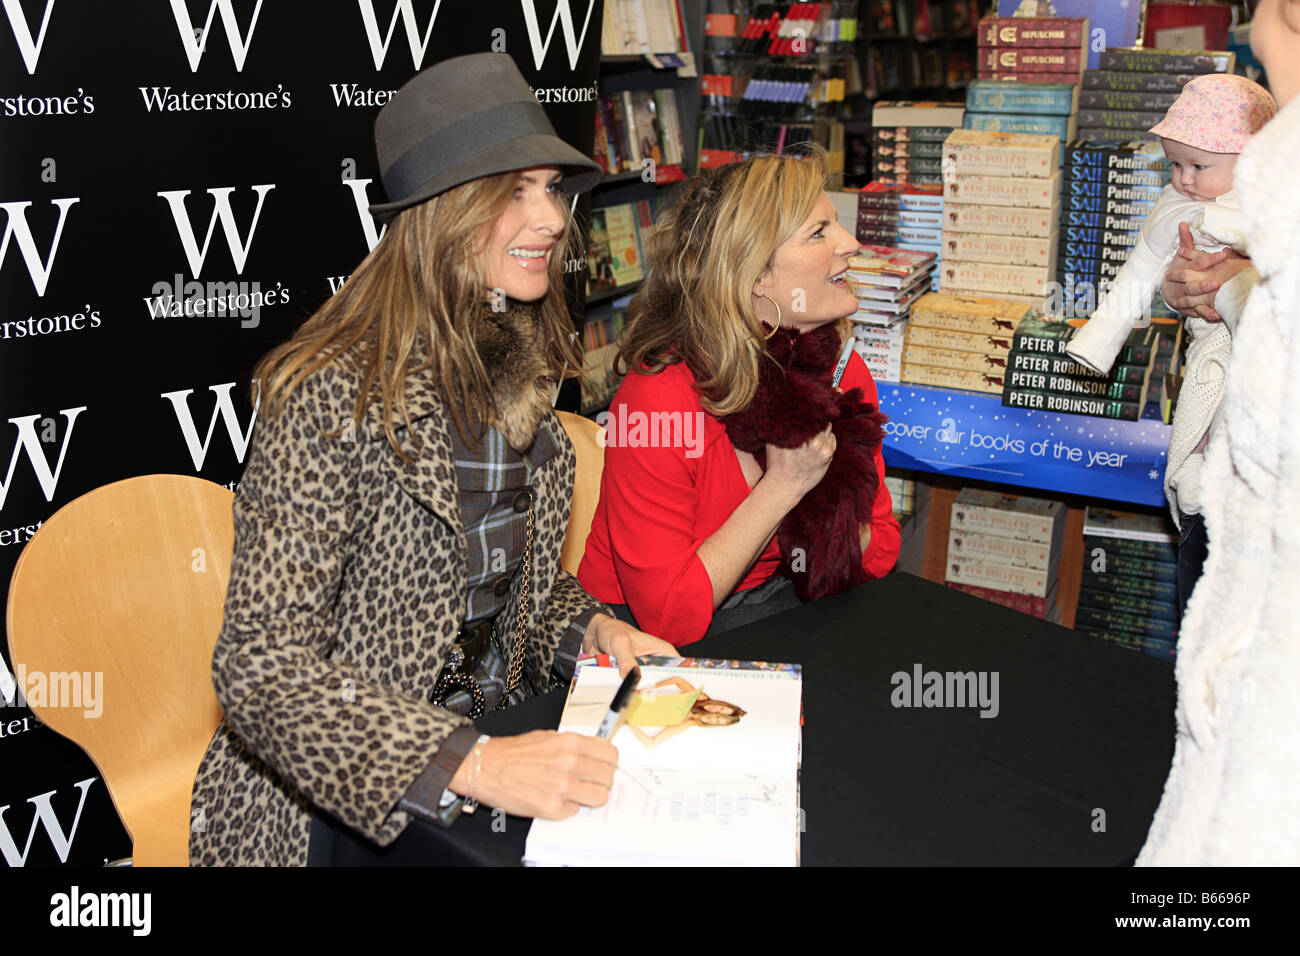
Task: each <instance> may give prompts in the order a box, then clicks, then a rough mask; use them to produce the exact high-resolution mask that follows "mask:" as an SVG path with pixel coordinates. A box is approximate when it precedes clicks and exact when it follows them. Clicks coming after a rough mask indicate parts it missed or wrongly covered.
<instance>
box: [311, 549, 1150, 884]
mask: <svg viewBox="0 0 1300 956" xmlns="http://www.w3.org/2000/svg"><path fill="white" fill-rule="evenodd" d="M683 650H684V651H686V652H687V653H689V654H691V655H693V656H698V657H721V658H742V659H750V660H768V661H797V662H799V663H801V664H802V665H803V699H804V736H803V775H802V778H801V784H800V787H801V803H802V806H803V809H804V814H805V826H806V829H805V832H804V834H803V844H802V860H803V863H804V864H805V865H827V864H832V865H835V864H887V865H916V864H920V865H926V864H930V865H934V864H938V865H1004V864H1011V865H1040V866H1041V865H1082V866H1097V865H1102V866H1108V865H1110V866H1113V865H1125V864H1128V863H1130V862H1132V860H1133V858H1134V857H1135V856H1136V855H1137V852H1138V851H1139V850H1140V849H1141V847H1142V844H1143V842H1144V840H1145V838H1146V833H1147V828H1148V827H1149V825H1150V823H1151V818H1152V816H1153V815H1154V813H1155V809H1156V805H1157V804H1158V803H1159V800H1160V794H1161V791H1162V789H1163V786H1164V781H1165V777H1166V776H1167V775H1168V772H1169V765H1170V760H1171V759H1172V756H1173V738H1174V719H1173V714H1174V679H1173V668H1171V667H1170V666H1169V664H1168V663H1167V662H1164V661H1160V660H1156V659H1155V658H1151V657H1147V656H1145V655H1142V654H1138V653H1135V652H1132V651H1129V650H1126V649H1123V648H1119V647H1114V646H1112V645H1110V644H1108V643H1106V642H1104V641H1103V640H1101V639H1100V638H1096V637H1090V636H1087V635H1084V634H1075V633H1074V632H1073V631H1069V630H1066V629H1065V628H1062V627H1058V626H1056V625H1053V624H1048V623H1045V622H1043V621H1039V620H1036V619H1034V618H1031V617H1029V616H1027V615H1024V614H1020V613H1017V612H1015V611H1011V610H1008V609H1006V608H1003V607H999V606H998V605H995V604H991V603H989V602H986V601H982V600H980V599H978V598H974V597H971V596H969V595H966V594H962V593H961V592H958V591H956V590H953V589H951V588H945V587H942V586H939V585H936V584H932V583H930V582H928V581H924V580H922V579H920V578H916V577H913V576H911V575H907V574H894V575H890V576H889V577H887V578H884V579H882V580H880V581H873V582H871V583H869V584H865V585H863V586H862V587H859V588H857V589H855V590H853V591H851V592H848V593H846V594H841V595H838V596H836V597H833V598H826V599H824V600H821V601H817V602H815V603H813V604H809V605H807V606H805V607H801V608H796V609H794V610H792V611H787V612H785V613H783V614H779V615H776V616H775V617H771V618H768V619H767V620H765V621H760V622H759V623H757V624H754V625H751V626H749V627H747V628H743V629H740V630H737V631H731V632H728V633H726V634H722V635H719V636H717V637H713V638H710V639H708V640H706V641H701V642H699V643H697V644H693V645H690V646H689V647H687V648H684V649H683ZM916 665H920V666H921V668H922V671H923V672H924V671H938V672H968V671H973V672H977V673H978V672H984V673H985V674H986V676H987V677H989V678H991V676H992V674H993V673H995V672H996V674H997V678H998V682H997V690H998V694H997V704H998V711H997V715H996V716H991V717H981V716H980V707H979V706H978V705H976V706H970V707H960V708H959V707H952V706H947V707H907V708H905V707H899V706H894V703H895V701H894V698H895V697H896V696H897V695H899V694H901V693H902V691H901V690H900V689H899V687H898V684H896V682H895V679H894V675H896V674H900V673H901V674H906V675H908V677H909V679H910V678H911V677H912V675H913V674H914V673H915V668H916ZM898 683H901V679H900V681H899V682H898ZM985 686H986V688H990V689H991V686H992V685H991V684H989V683H986V685H985ZM563 705H564V693H563V691H555V692H553V693H551V694H547V695H546V696H544V697H539V698H535V699H533V700H530V701H526V702H525V703H524V704H522V705H520V706H518V707H515V708H513V709H511V710H509V711H505V712H502V713H497V714H491V715H488V716H486V717H484V718H482V719H480V720H479V721H478V725H479V727H480V728H481V729H482V730H483V732H485V733H491V734H506V733H519V732H522V731H525V730H531V729H536V728H541V727H554V726H555V725H556V724H557V723H558V722H559V717H560V712H561V711H562V710H563ZM989 709H990V710H991V708H989ZM528 823H529V821H527V820H524V819H520V818H516V817H509V816H506V815H505V814H502V813H500V812H498V813H497V814H496V815H495V816H494V815H493V814H492V813H491V812H490V811H488V810H487V809H486V808H484V809H480V810H479V812H478V813H477V814H476V815H474V816H473V817H462V818H461V819H460V820H458V821H457V822H456V823H455V824H454V825H453V826H451V827H450V828H441V827H437V826H434V825H431V824H426V823H424V822H422V821H417V822H414V823H412V824H411V825H410V826H408V827H407V830H406V832H405V833H404V834H403V835H402V837H401V838H399V839H398V840H397V841H396V842H395V843H394V844H393V845H392V846H391V847H389V848H387V849H386V850H383V851H380V850H378V849H377V848H376V847H374V846H373V845H372V844H370V843H369V842H368V841H366V840H365V839H364V838H361V837H359V836H355V835H352V834H351V833H350V831H349V832H343V833H340V834H339V836H338V837H337V839H336V841H335V852H334V862H335V863H337V864H343V865H347V864H374V863H379V864H388V865H427V864H432V863H443V864H471V865H473V864H481V865H493V864H497V865H513V864H518V863H519V861H520V858H521V857H522V854H523V847H524V840H525V838H526V836H527V832H528Z"/></svg>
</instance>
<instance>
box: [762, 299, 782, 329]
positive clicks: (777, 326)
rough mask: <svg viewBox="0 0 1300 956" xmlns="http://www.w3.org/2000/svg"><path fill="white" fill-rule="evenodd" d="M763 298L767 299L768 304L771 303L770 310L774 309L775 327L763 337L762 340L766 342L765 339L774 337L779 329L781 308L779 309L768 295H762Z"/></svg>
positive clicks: (774, 300)
mask: <svg viewBox="0 0 1300 956" xmlns="http://www.w3.org/2000/svg"><path fill="white" fill-rule="evenodd" d="M763 298H764V299H767V301H768V302H771V303H772V308H774V309H776V325H774V326H772V331H771V332H769V333H767V335H765V336H763V338H764V339H765V340H766V339H770V338H771V337H772V336H774V335H776V333H777V330H778V329H780V328H781V307H780V306H779V305H777V304H776V299H774V298H772V297H771V296H770V295H766V294H764V295H763Z"/></svg>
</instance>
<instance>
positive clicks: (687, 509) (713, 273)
mask: <svg viewBox="0 0 1300 956" xmlns="http://www.w3.org/2000/svg"><path fill="white" fill-rule="evenodd" d="M825 179H826V167H825V162H824V160H823V158H822V157H821V156H820V155H813V156H811V157H808V158H806V159H802V160H801V159H794V158H789V157H786V158H781V157H774V156H766V157H759V158H756V159H751V160H747V161H745V162H741V163H735V164H732V165H729V166H724V167H720V168H718V169H714V170H708V171H705V172H702V173H700V174H699V175H698V176H696V177H695V178H694V179H692V180H691V182H690V183H688V184H687V185H686V187H685V188H684V189H683V191H682V193H681V194H680V195H679V197H678V199H677V202H676V203H675V205H674V206H673V207H672V208H671V209H670V210H669V211H668V212H667V213H666V214H665V215H664V216H663V217H662V218H661V220H660V223H659V229H658V231H657V232H656V234H655V236H654V238H653V240H652V241H651V244H650V249H649V253H648V260H649V272H648V274H647V276H646V280H645V283H644V285H643V286H642V290H641V293H640V294H639V295H638V296H637V298H636V300H635V301H634V302H633V303H632V308H631V324H630V327H629V330H628V334H627V337H626V339H625V341H624V343H623V345H622V349H621V358H622V360H623V362H624V363H626V365H627V367H628V368H629V369H631V370H632V371H631V372H630V373H629V374H628V376H627V378H626V379H625V380H624V382H623V384H622V386H621V387H620V388H619V390H618V393H617V394H616V395H615V397H614V400H613V402H612V403H611V405H610V411H609V416H608V419H607V420H606V422H605V426H606V436H607V438H606V450H605V470H604V476H603V479H602V483H601V498H600V504H599V505H598V506H597V509H596V514H595V518H594V520H593V523H592V528H591V535H590V537H589V538H588V539H587V550H586V554H585V555H584V556H583V560H582V564H581V566H580V567H579V569H578V578H579V580H580V581H581V583H582V585H583V587H584V588H585V589H586V590H587V591H588V592H589V593H590V594H591V595H592V596H593V597H596V598H598V599H600V600H602V601H604V602H606V603H607V604H610V605H611V606H613V607H614V610H615V611H616V612H617V613H620V616H623V617H624V618H625V619H626V618H629V617H630V618H632V619H633V621H634V622H635V623H636V624H637V626H639V627H640V628H642V629H643V630H645V631H648V632H650V633H652V634H656V635H658V636H660V637H662V638H664V639H665V640H668V641H671V642H672V643H674V644H679V645H680V644H686V643H689V642H691V641H694V640H697V639H699V638H700V637H703V636H704V634H705V633H706V632H710V633H715V632H717V631H719V630H725V629H728V628H730V627H735V626H738V625H739V624H742V623H746V622H748V621H750V620H754V619H757V618H759V617H764V616H766V615H768V614H770V613H774V612H775V611H778V610H783V609H785V608H787V607H792V606H795V605H796V604H798V603H799V600H800V599H802V600H808V599H811V598H815V597H818V596H821V595H822V594H827V593H834V592H835V591H838V590H843V589H844V588H846V587H850V586H853V585H854V584H857V583H860V582H861V581H864V580H867V579H869V578H877V577H881V576H883V575H885V574H887V573H888V572H889V571H890V570H891V569H892V568H893V566H894V562H895V560H896V559H897V557H898V548H899V530H898V523H897V521H895V520H894V517H893V509H892V503H891V501H890V497H889V492H888V490H887V489H886V487H885V483H884V469H885V466H884V460H883V458H882V457H881V452H880V441H881V432H880V428H879V425H880V423H881V422H882V421H883V416H880V415H879V414H878V412H877V410H876V388H875V383H874V382H873V381H872V379H871V374H870V372H868V371H867V368H866V365H865V363H863V361H862V359H861V357H859V356H858V355H857V353H856V352H853V353H851V354H850V358H849V362H848V366H847V368H846V369H845V370H844V373H843V378H842V379H841V380H840V382H839V388H838V389H834V388H832V385H831V383H832V375H833V369H834V366H835V365H836V360H837V358H838V357H839V355H840V346H841V343H842V342H844V341H845V340H846V338H847V336H848V334H849V322H848V319H847V317H848V316H850V315H852V314H853V313H854V312H855V311H856V310H857V299H856V297H855V296H854V294H853V290H852V288H851V287H850V286H849V284H848V282H847V280H846V278H845V275H844V273H845V270H846V269H847V268H848V260H849V257H850V256H851V255H852V254H853V253H854V252H856V251H857V249H858V243H857V241H856V240H855V239H854V238H853V237H852V236H851V235H849V233H848V232H846V231H845V230H844V229H842V228H841V227H840V226H839V225H838V224H837V222H836V219H835V210H834V207H833V206H832V205H831V202H830V199H829V198H828V197H827V196H826V194H825V192H824V191H823V188H824V184H825ZM742 446H743V447H742ZM778 572H779V573H778ZM619 605H625V606H626V607H619ZM628 612H630V613H628ZM710 625H712V628H711V627H710Z"/></svg>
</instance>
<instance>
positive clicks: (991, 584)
mask: <svg viewBox="0 0 1300 956" xmlns="http://www.w3.org/2000/svg"><path fill="white" fill-rule="evenodd" d="M1064 532H1065V505H1064V503H1062V502H1060V501H1048V500H1046V499H1043V498H1031V497H1028V496H1026V495H1004V494H1001V493H999V492H996V491H988V490H986V489H983V488H963V489H962V490H961V493H960V494H959V495H957V500H956V501H954V502H953V504H952V520H951V523H950V524H949V528H948V560H947V562H946V567H945V574H944V579H945V581H946V582H947V584H948V586H949V587H953V588H956V589H957V590H959V591H965V592H966V593H967V594H973V595H975V596H976V597H981V598H984V599H985V600H986V601H994V602H996V603H998V604H1001V605H1004V606H1005V607H1009V608H1014V609H1015V610H1017V611H1023V612H1024V613H1025V614H1031V615H1033V616H1034V617H1038V618H1043V619H1045V620H1049V621H1059V620H1060V609H1059V608H1058V606H1057V603H1056V593H1057V571H1058V569H1059V567H1060V564H1061V545H1062V541H1063V539H1064V536H1065V535H1064Z"/></svg>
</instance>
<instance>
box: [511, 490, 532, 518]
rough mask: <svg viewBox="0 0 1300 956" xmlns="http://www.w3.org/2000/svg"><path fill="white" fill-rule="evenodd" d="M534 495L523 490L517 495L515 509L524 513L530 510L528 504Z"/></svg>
mask: <svg viewBox="0 0 1300 956" xmlns="http://www.w3.org/2000/svg"><path fill="white" fill-rule="evenodd" d="M532 500H533V496H532V494H531V493H530V492H527V491H521V492H519V494H517V495H515V511H517V512H519V513H520V514H523V513H524V512H525V511H527V510H528V505H529V504H530V503H531V502H532Z"/></svg>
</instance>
